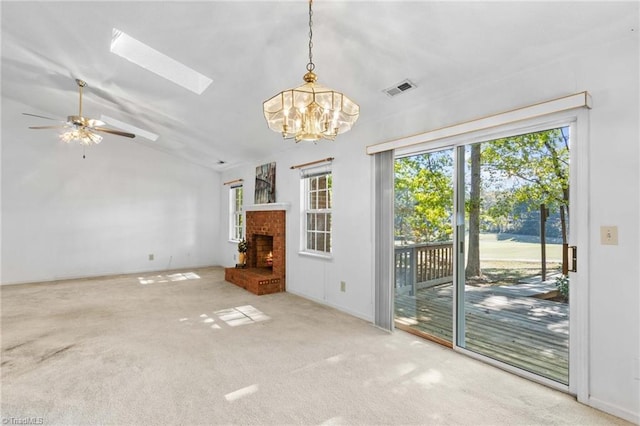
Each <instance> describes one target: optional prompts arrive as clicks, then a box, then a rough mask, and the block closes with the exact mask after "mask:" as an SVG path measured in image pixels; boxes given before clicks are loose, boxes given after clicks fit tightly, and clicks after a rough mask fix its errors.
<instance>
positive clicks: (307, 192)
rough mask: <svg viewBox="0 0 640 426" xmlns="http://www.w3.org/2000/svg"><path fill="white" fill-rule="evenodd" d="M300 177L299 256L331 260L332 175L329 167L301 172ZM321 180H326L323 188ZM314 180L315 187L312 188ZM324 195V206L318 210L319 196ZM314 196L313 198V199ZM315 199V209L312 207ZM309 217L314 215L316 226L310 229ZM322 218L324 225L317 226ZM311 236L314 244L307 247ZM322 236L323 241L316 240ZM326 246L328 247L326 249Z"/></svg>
mask: <svg viewBox="0 0 640 426" xmlns="http://www.w3.org/2000/svg"><path fill="white" fill-rule="evenodd" d="M300 172H301V176H300V201H301V203H300V254H304V255H308V256H313V257H321V258H332V257H333V173H332V170H331V168H330V167H328V166H323V167H316V168H312V169H304V170H301V171H300ZM321 178H326V181H325V182H326V183H325V185H324V187H321V185H320V183H321ZM314 180H315V182H316V186H315V188H314V187H313V181H314ZM322 193H324V194H326V195H325V196H326V200H327V202H326V204H325V205H324V206H323V207H322V208H319V206H318V203H319V202H320V200H321V198H320V197H321V194H322ZM314 195H315V197H314ZM314 199H315V203H316V205H315V207H314V206H313V205H312V204H313V201H312V200H314ZM309 215H316V216H315V218H316V224H315V225H314V226H311V227H310V223H309V217H310V216H309ZM319 216H323V217H324V223H323V225H322V226H319V222H317V219H318V217H319ZM310 233H311V234H313V235H314V238H316V239H315V244H313V246H315V247H310V246H309V235H310ZM322 234H323V235H324V236H325V237H324V239H318V238H317V236H318V235H322ZM320 241H322V246H323V248H324V250H318V243H319V242H320ZM327 245H328V247H327Z"/></svg>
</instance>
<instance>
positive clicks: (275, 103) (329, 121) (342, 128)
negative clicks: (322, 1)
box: [263, 0, 360, 142]
mask: <svg viewBox="0 0 640 426" xmlns="http://www.w3.org/2000/svg"><path fill="white" fill-rule="evenodd" d="M312 3H313V0H309V63H308V64H307V73H306V74H305V75H304V77H303V80H304V82H305V83H304V84H303V85H301V86H299V87H296V88H295V89H288V90H284V91H282V92H280V93H278V94H277V95H275V96H273V97H272V98H271V99H269V100H267V101H265V102H264V103H263V111H264V117H265V119H266V120H267V125H268V126H269V128H270V129H271V130H273V131H276V132H279V133H281V134H282V137H283V138H285V139H291V138H294V139H295V141H296V142H299V141H301V140H304V141H317V140H318V139H328V140H334V139H335V138H336V136H337V135H338V134H340V133H344V132H347V131H349V130H351V127H353V125H354V124H355V122H356V120H357V119H358V116H359V115H360V107H359V106H358V104H356V103H355V102H353V101H352V100H351V99H349V98H348V97H347V96H345V95H344V94H342V93H340V92H337V91H335V90H332V89H329V88H326V87H324V86H322V85H320V84H318V83H316V80H317V76H316V74H314V72H313V70H314V69H315V64H314V63H313V54H312V50H311V49H312V47H313V20H312V16H313V10H312Z"/></svg>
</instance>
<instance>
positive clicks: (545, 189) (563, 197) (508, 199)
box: [482, 127, 569, 243]
mask: <svg viewBox="0 0 640 426" xmlns="http://www.w3.org/2000/svg"><path fill="white" fill-rule="evenodd" d="M482 165H483V170H485V171H486V174H487V176H488V179H489V180H490V181H491V182H492V185H493V187H494V188H496V189H497V193H496V199H495V202H494V203H493V205H492V206H491V208H490V209H488V213H489V214H490V216H492V217H493V218H494V219H496V220H497V218H499V217H503V218H504V217H508V216H509V215H510V214H511V212H513V211H514V210H515V207H514V206H515V205H516V204H523V205H526V206H527V209H528V210H529V211H531V210H534V209H538V208H539V206H540V204H545V205H546V207H547V208H549V209H550V210H556V211H559V212H560V226H561V233H562V241H563V242H564V243H566V242H567V223H568V217H569V129H568V128H566V127H564V128H558V129H551V130H546V131H542V132H535V133H527V134H524V135H519V136H512V137H509V138H503V139H497V140H494V141H492V142H489V143H485V144H483V150H482Z"/></svg>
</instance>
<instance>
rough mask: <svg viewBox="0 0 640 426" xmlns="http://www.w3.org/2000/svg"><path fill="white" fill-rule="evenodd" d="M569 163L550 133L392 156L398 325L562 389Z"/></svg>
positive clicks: (563, 133) (565, 376)
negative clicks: (393, 163) (394, 157)
mask: <svg viewBox="0 0 640 426" xmlns="http://www.w3.org/2000/svg"><path fill="white" fill-rule="evenodd" d="M569 156H570V129H569V127H557V128H551V129H545V130H541V131H536V132H532V133H526V134H521V135H515V136H509V137H505V138H501V139H494V140H488V141H483V142H477V143H468V144H465V143H460V144H457V146H456V147H455V148H448V149H443V150H439V151H435V152H428V153H426V154H416V155H413V156H406V157H402V158H397V159H396V161H395V239H396V240H395V272H396V275H395V299H394V301H395V315H396V316H395V324H396V327H398V328H401V329H405V330H408V331H410V332H413V333H415V334H420V335H424V336H425V337H427V338H429V339H431V340H435V341H437V342H440V343H442V344H445V345H448V346H453V345H454V343H455V346H457V347H460V348H463V349H465V350H468V351H471V352H473V353H477V354H479V355H481V356H484V357H489V358H491V359H494V360H497V361H499V362H501V363H505V364H508V365H511V366H514V367H517V368H519V369H522V370H526V371H528V372H531V373H533V374H535V375H538V376H541V377H544V378H547V379H550V380H553V381H555V382H558V383H561V384H568V383H569V309H568V307H569V305H568V285H569V278H568V276H567V272H566V266H567V265H566V256H565V259H564V262H565V264H564V265H563V251H562V249H563V247H564V246H565V245H566V243H567V242H568V237H569V222H570V221H569V169H570V167H569ZM454 194H455V203H454ZM454 205H455V208H454ZM572 213H573V214H575V212H572ZM563 244H564V245H563ZM563 266H565V267H564V268H563ZM454 324H455V330H454Z"/></svg>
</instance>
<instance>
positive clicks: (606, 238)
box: [600, 226, 618, 246]
mask: <svg viewBox="0 0 640 426" xmlns="http://www.w3.org/2000/svg"><path fill="white" fill-rule="evenodd" d="M600 244H604V245H609V246H617V245H618V227H617V226H601V227H600Z"/></svg>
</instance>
